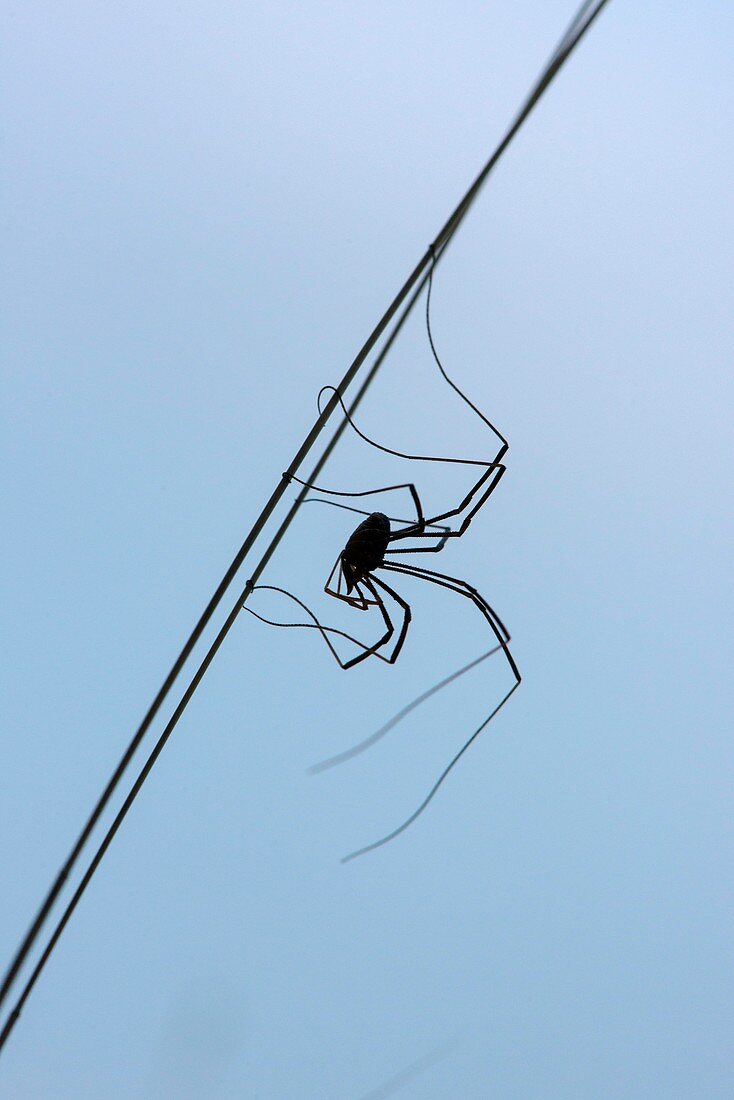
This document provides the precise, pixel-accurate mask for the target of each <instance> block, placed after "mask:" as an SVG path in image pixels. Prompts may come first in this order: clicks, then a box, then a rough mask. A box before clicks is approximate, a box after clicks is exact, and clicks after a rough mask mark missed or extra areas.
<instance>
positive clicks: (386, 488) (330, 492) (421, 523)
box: [283, 444, 426, 531]
mask: <svg viewBox="0 0 734 1100" xmlns="http://www.w3.org/2000/svg"><path fill="white" fill-rule="evenodd" d="M375 446H377V444H375ZM283 477H284V478H286V480H288V481H295V482H296V484H297V485H302V486H303V487H304V489H313V490H314V492H316V493H325V494H326V496H330V497H372V496H376V495H377V494H378V493H391V492H394V491H395V490H396V489H407V490H408V492H409V493H410V495H411V497H412V498H413V504H414V505H415V514H416V518H415V519H414V520H398V521H397V522H398V523H409V524H411V526H416V525H417V526H418V527H419V528H420V530H421V531H422V530H424V528H425V526H426V521H425V519H424V517H423V507H422V505H421V500H420V497H419V496H418V490H417V489H416V487H415V485H414V484H413V482H412V481H403V482H400V483H399V484H397V485H383V486H382V488H380V489H364V490H362V492H359V493H345V492H342V491H341V490H339V489H325V488H324V487H323V486H322V485H314V484H313V482H311V481H302V480H301V478H300V477H296V475H295V474H291V475H290V476H289V475H288V474H283ZM324 503H325V504H326V503H328V502H327V501H324ZM342 507H344V506H342ZM352 511H355V512H356V511H358V509H356V508H354V509H352ZM365 514H366V515H369V514H370V513H369V512H366V513H365Z"/></svg>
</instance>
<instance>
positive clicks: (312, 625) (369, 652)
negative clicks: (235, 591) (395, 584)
mask: <svg viewBox="0 0 734 1100" xmlns="http://www.w3.org/2000/svg"><path fill="white" fill-rule="evenodd" d="M384 587H385V589H386V591H388V592H389V593H390V594H391V595H394V596H395V597H396V599H397V600H398V602H399V603H400V604H401V605H402V606H403V607H404V608H406V609H407V621H408V622H410V609H409V608H408V605H407V604H406V603H405V601H404V600H402V599H400V598H399V597H398V596H397V593H394V592H393V590H392V588H390V587H389V586H388V585H384ZM251 591H252V592H257V591H264V592H279V593H280V594H281V595H283V596H287V597H288V599H290V600H293V602H294V603H296V604H298V606H299V607H300V608H301V610H302V611H305V613H306V614H307V615H308V616H309V618H310V619H311V620H312V621H311V622H308V623H279V622H276V621H275V620H274V619H268V618H267V617H266V616H265V615H261V614H259V612H257V611H253V609H252V608H251V607H250V606H249V605H247V604H245V605H244V610H245V611H247V612H249V614H250V615H252V616H253V618H255V619H258V620H259V621H260V622H261V623H266V624H267V625H268V626H279V627H286V628H294V627H299V628H302V629H303V628H305V629H310V630H318V632H319V633H320V634H321V636H322V638H323V639H324V641H325V642H326V645H327V646H328V648H329V651H330V652H331V654H332V656H333V657H334V659H335V661H336V662H337V664H338V665H339V667H340V668H343V669H348V668H353V667H354V665H356V664H359V663H360V662H361V661H364V660H366V659H367V657H377V658H378V659H379V660H381V661H384V662H385V663H386V664H393V663H394V662H395V659H396V657H397V653H395V652H393V653H391V654H390V655H389V656H385V655H384V654H383V653H380V652H379V651H380V650H381V649H382V648H383V647H384V646H385V645H387V643H388V642H389V641H390V638H391V637H392V636H393V634H394V633H395V628H394V627H393V624H392V622H391V620H390V616H389V615H388V612H387V608H386V607H385V604H384V601H383V600H382V599H381V598H380V596H379V595H378V593H377V592H374V590H373V589H371V591H373V592H374V595H375V601H374V602H375V603H376V605H377V606H378V607H379V608H380V611H381V613H382V618H383V621H384V622H385V625H386V626H387V630H386V631H385V633H384V634H383V636H382V637H381V638H379V639H378V641H376V642H375V643H374V644H373V645H367V643H365V642H361V641H360V640H359V639H358V638H355V637H353V636H352V635H351V634H347V633H346V632H345V631H344V630H339V629H337V627H333V626H324V625H323V623H321V622H320V621H319V619H318V618H317V617H316V615H315V614H314V613H313V611H312V610H311V608H310V607H309V606H308V605H307V604H305V603H304V602H303V600H300V599H299V598H298V596H295V595H294V594H293V593H292V592H289V591H288V590H287V589H285V588H279V587H278V586H277V585H273V584H257V585H255V586H254V588H252V590H251ZM406 632H407V623H406V622H405V621H404V622H403V627H402V628H401V632H400V637H399V639H398V646H399V648H398V652H399V649H400V648H402V644H403V641H404V640H405V634H406ZM329 635H334V636H336V637H340V638H346V640H347V641H349V642H353V643H354V645H356V646H359V648H360V649H361V650H362V652H361V653H359V654H358V655H357V656H356V657H352V658H351V659H350V660H348V661H343V660H342V658H341V657H340V656H339V654H338V652H337V651H336V649H335V648H334V646H333V645H332V642H331V638H330V637H329Z"/></svg>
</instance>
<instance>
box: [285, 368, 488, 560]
mask: <svg viewBox="0 0 734 1100" xmlns="http://www.w3.org/2000/svg"><path fill="white" fill-rule="evenodd" d="M443 373H444V376H445V377H446V378H447V380H448V381H449V382H450V379H448V375H446V374H445V372H443ZM450 384H451V386H452V387H453V388H454V389H455V390H456V391H457V392H458V393H459V394H460V395H461V396H462V397H463V398H464V400H465V401H466V402H467V403H468V404H469V406H470V407H471V408H472V409H474V411H475V412H477V413H478V415H479V416H480V417H481V419H482V420H483V421H484V423H485V424H488V425H489V426H490V427H491V428H492V430H493V431H494V432H495V434H496V435H497V436H498V437H499V438H500V439H501V440H502V446H501V447H500V449H499V451H498V452H497V457H496V458H494V459H493V460H492V461H491V462H486V461H484V460H478V459H470V458H447V457H444V456H440V455H413V454H408V453H407V452H405V451H397V450H395V448H393V447H385V446H384V445H383V444H382V443H377V442H376V441H375V440H374V439H370V437H369V436H368V435H365V433H364V432H363V431H362V429H361V428H358V427H357V425H356V424H355V423H354V421H353V420H352V418H351V416H350V415H349V412H348V411H347V408H346V406H345V404H344V402H343V400H342V398H341V395H340V394H339V393H338V391H337V390H336V389H335V387H334V386H324V387H323V388H322V390H321V392H320V393H319V410H320V409H321V395H322V394H323V393H325V392H326V391H327V390H330V391H332V392H334V393H336V395H337V398H338V400H339V404H340V406H341V410H342V413H343V415H344V417H345V419H346V420H347V421H348V422H349V424H350V425H351V427H352V428H353V430H354V431H355V432H356V433H357V435H358V436H359V437H360V439H363V440H364V442H365V443H368V444H369V445H370V447H374V448H376V449H377V450H378V451H383V452H384V453H385V454H390V455H395V456H396V457H397V458H405V459H410V460H411V461H413V462H444V463H450V464H455V465H459V466H479V467H481V469H482V471H483V472H482V473H481V474H480V476H479V479H478V480H477V482H476V483H475V484H474V485H473V486H472V487H471V489H470V490H469V492H468V493H467V494H466V496H465V497H464V499H463V500H462V502H461V504H460V505H459V506H458V507H457V508H451V509H449V510H448V511H446V512H443V513H440V514H439V515H438V516H437V517H433V518H432V519H424V520H423V522H422V523H421V522H420V521H419V522H418V523H417V524H416V525H415V528H414V530H413V532H412V534H413V535H415V534H416V532H418V533H419V534H420V537H426V536H425V535H424V534H423V532H424V531H425V526H426V524H428V523H431V522H435V521H436V520H441V519H448V518H450V517H451V516H457V515H459V514H460V512H462V511H463V510H464V509H465V508H466V507H468V505H469V504H470V503H471V501H472V500H473V499H474V497H475V496H476V494H477V493H479V492H480V491H481V490H482V489H483V488H484V492H482V494H481V497H480V500H479V502H478V503H475V505H474V507H473V508H472V509H471V512H470V513H469V515H468V516H467V517H466V518H465V521H464V522H462V525H461V527H460V528H459V530H458V531H455V532H448V533H447V534H448V536H449V537H451V536H453V537H454V538H458V537H460V536H461V535H462V534H464V532H465V531H466V529H467V527H468V526H469V524H470V523H471V521H472V519H473V518H474V516H475V515H476V514H477V512H478V511H479V509H480V508H481V507H482V506H483V505H484V504H485V503H486V501H487V500H488V499H489V497H490V495H491V494H492V492H494V489H495V488H496V486H497V483H498V482H499V479H500V477H501V476H502V474H503V473H504V472H505V469H506V467H505V466H504V465H503V464H502V463H501V462H500V461H499V458H500V457H502V456H504V454H505V452H506V451H507V448H508V443H507V441H506V440H505V438H504V436H502V435H501V434H500V433H499V432H498V431H497V429H496V428H494V427H493V425H492V424H491V423H490V421H489V420H487V418H486V417H485V416H484V415H483V414H482V413H480V412H479V410H478V409H477V408H476V406H475V405H473V404H472V402H471V401H469V399H468V398H467V397H465V396H464V395H463V394H461V391H460V390H459V389H458V387H457V386H456V385H455V384H454V383H453V382H450ZM493 474H496V477H495V478H494V480H492V475H493ZM294 480H298V479H296V478H294ZM488 481H489V482H490V484H489V486H487V482H488ZM301 484H304V483H303V482H301ZM485 486H487V487H486V488H485ZM339 495H342V494H339ZM343 495H345V496H346V495H349V494H343ZM396 535H399V537H401V538H407V537H408V532H396Z"/></svg>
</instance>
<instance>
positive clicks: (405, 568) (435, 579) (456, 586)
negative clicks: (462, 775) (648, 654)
mask: <svg viewBox="0 0 734 1100" xmlns="http://www.w3.org/2000/svg"><path fill="white" fill-rule="evenodd" d="M382 568H383V569H388V570H390V571H391V572H394V573H402V574H404V575H405V576H413V577H417V578H418V579H419V580H426V581H430V582H431V583H432V584H437V585H439V586H440V587H441V588H447V589H448V590H449V591H451V592H456V593H457V594H458V595H461V596H465V597H466V598H467V599H469V600H471V601H472V603H473V604H474V605H475V606H476V607H477V608H478V609H479V611H480V612H481V613H482V615H483V616H484V618H485V619H486V620H487V622H488V623H489V626H490V628H491V630H492V632H493V634H494V635H495V637H496V638H497V641H498V643H499V645H500V646H501V648H502V651H503V653H504V655H505V657H506V659H507V662H508V664H509V666H510V668H511V670H512V673H513V675H514V677H515V682H514V684H513V685H512V687H511V688H510V690H509V691H508V692H507V693H506V695H505V696H504V697H503V698H502V699H501V700H500V702H499V703H498V704H497V706H496V707H495V708H494V710H493V711H492V712H491V714H490V715H489V716H488V717H487V718H485V719H484V721H483V722H482V724H481V725H480V726H479V727H478V728H477V729H476V730H475V731H474V733H473V734H472V735H471V737H470V738H469V739H468V740H467V741H466V742H465V743H464V745H462V747H461V748H460V749H459V751H458V752H457V753H456V755H455V756H454V757H453V758H452V759H451V760H450V761H449V763H448V765H447V766H446V767H445V768H444V770H443V771H442V772H441V775H440V776H439V777H438V779H437V780H436V782H435V783H434V785H433V787H432V788H431V789H430V791H429V792H428V794H427V795H426V797H425V798H424V799H423V801H422V802H421V804H420V806H418V808H417V809H416V810H415V811H414V812H413V813H412V814H411V815H410V817H408V818H407V819H406V820H405V821H404V822H403V823H402V825H399V826H398V828H397V829H393V831H392V832H391V833H388V834H387V835H386V836H383V837H381V838H380V839H379V840H376V841H374V842H373V843H372V844H367V845H365V847H364V848H358V849H357V851H355V852H350V854H349V855H347V856H344V858H343V859H342V863H348V862H349V861H350V860H352V859H356V858H357V856H361V855H364V854H365V853H366V852H371V851H373V850H374V849H375V848H380V847H381V846H382V845H383V844H387V843H388V842H389V841H391V840H394V839H395V837H397V836H399V835H400V833H402V832H404V831H405V830H406V829H407V828H408V826H409V825H412V823H413V822H414V821H415V819H416V818H417V817H419V816H420V814H422V813H423V811H424V810H425V808H426V806H428V804H429V802H430V801H431V800H432V798H433V797H434V795H435V794H436V792H437V791H438V789H439V787H440V786H441V785H442V783H443V782H444V780H445V779H446V777H447V776H448V775H449V773H450V772H451V771H452V769H453V768H454V767H455V766H456V764H457V763H458V762H459V760H460V759H461V757H462V756H463V755H464V753H465V752H466V751H467V749H468V748H469V747H470V745H472V744H473V743H474V741H475V740H476V739H477V737H478V736H479V734H480V733H481V732H482V730H484V729H485V728H486V727H487V726H488V725H489V723H490V722H491V721H492V719H493V718H494V717H495V715H496V714H497V713H498V712H499V711H500V710H501V709H502V707H503V706H504V705H505V703H506V702H507V700H508V699H509V698H510V696H511V695H512V693H513V692H514V691H516V690H517V688H518V687H519V685H520V681H521V676H520V671H519V669H518V667H517V665H516V664H515V661H514V659H513V656H512V654H511V653H510V650H509V649H508V647H507V642H506V641H505V639H504V637H503V634H502V633H501V631H500V629H499V627H498V625H497V623H501V620H500V619H499V617H498V616H497V615H496V614H495V612H494V611H493V610H492V608H491V607H490V606H489V604H488V603H487V601H486V600H485V599H484V597H483V596H481V595H480V593H479V592H477V591H476V589H474V588H472V587H471V585H469V584H467V582H466V581H463V580H460V579H459V578H458V577H450V576H447V575H446V574H443V573H435V572H434V571H433V570H429V569H421V568H420V567H419V566H416V565H406V564H403V563H398V562H394V563H390V564H384V563H383V565H382ZM495 620H496V621H495Z"/></svg>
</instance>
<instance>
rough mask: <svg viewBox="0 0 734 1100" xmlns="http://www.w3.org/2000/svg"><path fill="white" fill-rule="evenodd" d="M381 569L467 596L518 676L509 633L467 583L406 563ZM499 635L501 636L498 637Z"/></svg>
mask: <svg viewBox="0 0 734 1100" xmlns="http://www.w3.org/2000/svg"><path fill="white" fill-rule="evenodd" d="M381 568H383V569H388V570H392V571H393V572H397V573H405V574H406V575H407V576H413V577H418V578H419V579H420V580H426V581H432V582H433V583H434V584H438V585H439V586H440V587H441V588H448V589H449V591H451V592H456V593H458V595H460V596H468V597H469V598H470V599H472V600H473V602H474V603H475V604H476V605H477V606H478V607H479V609H480V611H482V614H483V615H484V616H485V618H489V619H490V620H491V622H492V623H494V626H493V630H494V632H495V634H496V635H497V638H498V640H499V642H500V644H501V645H502V649H503V650H504V652H505V654H506V656H507V658H508V660H509V661H510V663H511V665H512V668H513V671H514V672H515V674H516V675H519V673H518V672H517V669H516V667H515V663H514V661H513V660H512V655H511V654H510V651H509V649H508V648H507V643H508V642H509V641H510V633H509V631H508V629H507V627H506V626H505V624H504V623H503V622H502V619H500V617H499V615H498V614H497V612H496V611H495V610H494V608H493V607H490V605H489V603H488V602H487V600H486V599H485V598H484V596H482V594H481V593H480V592H478V591H477V590H476V588H473V587H472V586H471V585H470V584H469V583H468V582H467V581H464V580H461V579H460V578H459V577H450V576H449V575H448V574H447V573H437V572H436V570H435V569H426V568H425V567H423V566H418V565H409V564H408V563H407V562H397V561H395V562H383V564H382V566H381ZM498 632H499V633H498ZM500 635H502V636H501V637H500Z"/></svg>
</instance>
